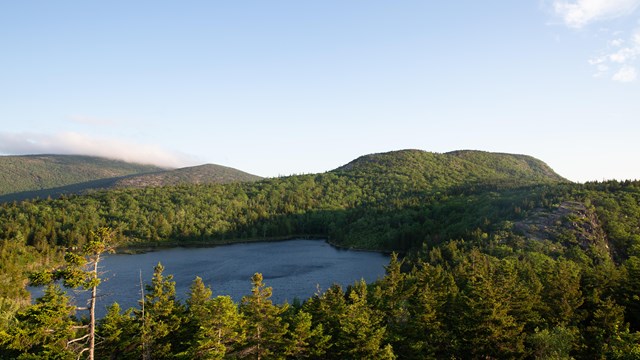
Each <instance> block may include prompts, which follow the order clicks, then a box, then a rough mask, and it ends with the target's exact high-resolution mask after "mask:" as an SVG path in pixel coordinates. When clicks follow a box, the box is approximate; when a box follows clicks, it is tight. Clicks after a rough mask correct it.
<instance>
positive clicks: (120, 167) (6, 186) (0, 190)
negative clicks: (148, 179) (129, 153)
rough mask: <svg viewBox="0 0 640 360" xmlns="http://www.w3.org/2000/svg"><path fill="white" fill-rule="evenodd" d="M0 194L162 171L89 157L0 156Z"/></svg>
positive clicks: (155, 168)
mask: <svg viewBox="0 0 640 360" xmlns="http://www.w3.org/2000/svg"><path fill="white" fill-rule="evenodd" d="M0 169H2V171H0V195H4V194H10V193H17V192H23V191H31V190H40V189H50V188H55V187H61V186H65V185H72V184H77V183H84V182H88V181H92V180H98V179H105V178H114V177H120V176H125V175H131V174H140V173H146V172H154V171H159V170H162V169H160V168H158V167H156V166H151V165H140V164H131V163H126V162H124V161H117V160H109V159H104V158H98V157H91V156H76V155H27V156H0Z"/></svg>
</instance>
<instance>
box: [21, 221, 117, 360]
mask: <svg viewBox="0 0 640 360" xmlns="http://www.w3.org/2000/svg"><path fill="white" fill-rule="evenodd" d="M112 238H113V235H112V231H111V229H109V228H105V227H102V228H99V229H97V230H96V231H91V232H90V233H89V239H88V241H87V242H86V243H85V244H84V246H83V247H82V249H81V251H80V252H79V253H75V252H67V253H66V254H65V256H64V260H65V265H64V266H63V267H61V268H59V269H53V270H52V271H44V272H39V273H33V274H31V275H30V277H29V278H30V282H31V284H32V285H46V284H51V283H52V282H53V281H56V280H62V281H63V284H64V286H65V287H68V288H73V289H82V290H88V291H91V296H90V298H89V303H88V307H87V308H78V310H89V323H88V324H86V325H83V326H78V327H79V328H85V329H86V330H87V333H86V334H84V335H82V336H80V337H78V338H76V339H72V340H70V342H72V343H77V344H82V343H85V344H86V346H84V347H82V348H81V349H80V350H79V353H80V355H81V354H82V353H84V352H87V353H88V359H89V360H93V359H94V358H95V356H94V353H95V334H96V314H95V311H96V303H97V299H98V285H99V284H100V277H99V273H98V266H99V264H100V260H101V257H102V254H103V253H105V252H111V251H112V249H113V240H112Z"/></svg>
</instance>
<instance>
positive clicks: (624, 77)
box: [611, 65, 638, 82]
mask: <svg viewBox="0 0 640 360" xmlns="http://www.w3.org/2000/svg"><path fill="white" fill-rule="evenodd" d="M637 77H638V71H637V70H636V68H635V67H633V66H629V65H625V66H623V67H622V68H620V70H618V72H616V73H615V74H613V77H612V78H611V79H613V80H615V81H620V82H632V81H635V80H636V78H637Z"/></svg>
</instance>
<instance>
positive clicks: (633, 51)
mask: <svg viewBox="0 0 640 360" xmlns="http://www.w3.org/2000/svg"><path fill="white" fill-rule="evenodd" d="M639 59H640V29H638V30H636V31H635V32H634V34H633V35H632V36H631V37H630V38H629V39H628V40H623V39H615V40H612V41H610V42H609V47H608V48H607V49H606V50H605V51H603V54H602V55H600V56H597V57H595V58H593V59H591V60H589V63H590V64H591V65H594V66H596V69H597V70H596V74H595V76H596V77H605V76H609V75H610V74H609V70H610V69H612V68H613V69H614V73H613V75H612V76H611V79H612V80H614V81H619V82H633V81H636V80H637V78H638V69H637V65H638V64H637V63H638V60H639Z"/></svg>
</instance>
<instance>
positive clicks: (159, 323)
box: [137, 263, 183, 360]
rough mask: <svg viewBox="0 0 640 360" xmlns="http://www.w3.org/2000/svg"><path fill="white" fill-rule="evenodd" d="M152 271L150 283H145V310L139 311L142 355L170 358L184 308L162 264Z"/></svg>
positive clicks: (145, 357) (171, 277)
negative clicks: (165, 274)
mask: <svg viewBox="0 0 640 360" xmlns="http://www.w3.org/2000/svg"><path fill="white" fill-rule="evenodd" d="M153 270H154V271H153V278H152V280H151V284H150V285H146V286H145V290H146V293H145V295H144V303H143V306H144V312H142V311H138V312H137V317H138V320H139V321H140V322H141V325H142V326H141V327H142V329H141V334H140V336H141V342H142V344H141V345H142V357H143V359H154V360H155V359H167V358H170V357H171V356H170V355H171V353H172V352H173V351H174V350H175V349H174V348H175V346H176V345H177V342H178V341H179V339H176V337H175V336H174V335H175V334H177V332H178V330H179V329H180V325H181V321H182V320H181V319H182V315H183V314H182V313H183V309H182V306H181V305H180V303H179V302H178V301H177V300H176V290H175V282H174V281H172V279H173V276H172V275H168V276H166V277H165V276H164V275H163V272H164V266H162V264H160V263H158V265H156V266H155V268H154V269H153Z"/></svg>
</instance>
